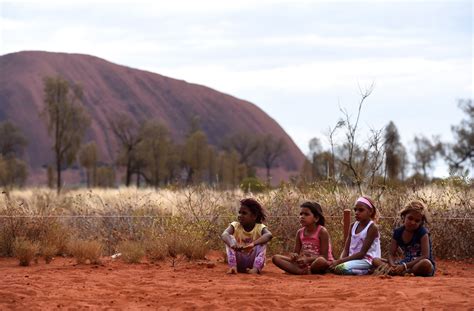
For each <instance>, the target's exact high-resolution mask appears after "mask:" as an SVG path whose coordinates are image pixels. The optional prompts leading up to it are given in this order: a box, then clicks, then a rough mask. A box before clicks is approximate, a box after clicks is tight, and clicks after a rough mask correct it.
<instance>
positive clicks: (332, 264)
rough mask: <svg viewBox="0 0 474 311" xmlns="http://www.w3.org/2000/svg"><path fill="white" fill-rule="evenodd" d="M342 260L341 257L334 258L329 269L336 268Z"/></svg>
mask: <svg viewBox="0 0 474 311" xmlns="http://www.w3.org/2000/svg"><path fill="white" fill-rule="evenodd" d="M341 263H342V262H341V260H340V259H337V260H334V261H333V262H332V263H331V264H330V265H329V269H334V268H336V266H337V265H340V264H341Z"/></svg>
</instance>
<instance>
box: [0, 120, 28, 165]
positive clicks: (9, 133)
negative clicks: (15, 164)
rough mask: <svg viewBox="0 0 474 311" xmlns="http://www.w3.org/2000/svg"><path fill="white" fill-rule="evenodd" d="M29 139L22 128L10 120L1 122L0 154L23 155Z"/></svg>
mask: <svg viewBox="0 0 474 311" xmlns="http://www.w3.org/2000/svg"><path fill="white" fill-rule="evenodd" d="M26 145H27V140H26V138H25V136H24V135H23V133H22V132H21V130H20V129H19V128H18V127H16V126H15V125H14V124H13V123H12V122H10V121H2V122H0V154H1V155H2V156H3V157H17V158H19V157H21V156H22V155H23V151H24V149H25V147H26Z"/></svg>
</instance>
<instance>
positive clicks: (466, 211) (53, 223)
mask: <svg viewBox="0 0 474 311" xmlns="http://www.w3.org/2000/svg"><path fill="white" fill-rule="evenodd" d="M245 196H253V197H255V198H256V199H257V200H259V201H260V202H261V203H262V204H263V206H265V207H266V209H267V210H268V215H269V217H268V221H267V225H268V227H269V228H270V230H271V231H272V233H273V235H274V239H273V240H272V241H271V243H270V245H269V249H268V253H269V255H271V254H273V253H277V252H278V253H280V252H285V251H290V250H292V249H293V246H294V245H293V243H294V234H295V232H296V230H297V229H298V228H299V226H300V225H299V221H298V217H297V215H298V212H299V204H300V203H301V202H303V201H306V200H314V201H318V202H320V203H321V205H322V206H323V209H324V213H325V216H326V219H327V221H326V227H327V228H328V231H329V233H330V235H331V241H332V244H333V250H334V255H335V256H338V255H339V253H340V251H341V249H342V244H343V232H342V228H343V224H342V215H343V210H344V209H351V210H352V207H353V203H354V201H355V199H356V198H357V196H358V189H356V188H347V187H343V186H341V185H338V184H329V183H323V182H321V183H316V184H299V185H298V186H293V185H282V186H281V187H280V188H278V189H274V190H267V191H265V192H261V193H258V194H255V195H252V194H244V193H243V192H242V191H240V190H236V191H216V190H214V189H211V188H208V187H202V186H201V187H193V188H186V189H183V190H176V191H172V190H158V191H157V190H154V189H134V188H127V189H123V188H121V189H118V190H97V189H92V190H88V191H85V190H78V191H70V192H67V193H65V194H63V195H60V196H57V195H56V194H55V193H54V192H53V191H51V190H47V191H45V190H41V189H37V190H23V191H17V190H14V191H11V192H10V193H9V196H8V197H5V198H4V200H2V201H0V215H3V216H8V217H3V218H0V251H1V255H2V256H12V255H14V254H16V253H14V245H13V244H14V241H15V240H16V239H17V238H24V239H25V240H29V241H33V242H34V243H36V242H37V243H38V245H40V248H39V250H38V251H37V252H36V253H38V252H39V253H40V254H41V255H42V256H44V257H45V259H46V260H50V258H52V257H53V256H54V255H55V254H70V255H73V256H74V257H75V258H76V260H77V262H78V263H85V262H86V261H90V262H91V263H96V262H98V261H99V259H100V256H101V255H112V254H113V253H115V252H116V251H117V250H118V251H119V252H122V254H125V257H123V258H124V259H125V260H126V261H128V262H137V261H139V260H140V259H141V258H142V257H144V255H145V254H146V255H147V258H148V259H149V260H151V261H157V260H162V259H164V258H166V257H170V258H172V259H173V260H175V259H176V258H188V259H201V258H204V256H205V254H206V252H207V251H208V250H209V249H222V248H223V243H222V241H221V240H220V234H221V233H222V231H223V230H224V229H225V228H226V227H227V226H228V224H229V223H230V222H231V221H233V220H235V219H236V218H237V209H238V206H239V203H238V202H239V200H240V199H241V198H243V197H245ZM372 197H373V198H374V200H375V202H376V206H377V208H378V210H379V214H380V217H379V219H378V224H379V227H380V231H381V235H382V250H383V251H385V250H387V249H388V245H389V241H390V238H391V234H392V230H393V228H394V227H395V226H398V225H399V223H400V218H399V216H398V212H399V210H400V209H401V208H402V207H403V206H404V204H405V202H406V201H408V200H411V199H420V200H422V201H424V202H425V203H426V204H427V206H428V207H429V210H430V213H431V216H432V217H431V218H432V220H431V222H430V223H429V224H428V228H429V230H430V232H431V237H432V240H433V250H434V253H435V256H436V257H438V258H456V259H461V258H472V257H473V256H474V245H473V244H472V243H471V239H470V237H472V236H473V235H474V219H473V218H474V212H473V208H472V206H473V202H474V196H473V186H472V182H471V181H469V180H462V179H459V178H450V179H446V180H439V181H437V184H436V185H433V186H431V187H424V188H405V187H400V186H399V187H395V188H388V189H385V190H384V191H383V192H374V194H373V195H372ZM18 216H20V217H18ZM68 241H70V242H69V244H68ZM122 241H139V242H133V243H135V244H134V245H132V246H133V247H130V248H126V247H125V248H124V245H126V244H120V242H122ZM66 246H67V247H66ZM128 250H130V251H128ZM127 252H128V253H130V255H126V254H127ZM47 258H48V259H47ZM137 258H138V259H137ZM173 262H174V261H173Z"/></svg>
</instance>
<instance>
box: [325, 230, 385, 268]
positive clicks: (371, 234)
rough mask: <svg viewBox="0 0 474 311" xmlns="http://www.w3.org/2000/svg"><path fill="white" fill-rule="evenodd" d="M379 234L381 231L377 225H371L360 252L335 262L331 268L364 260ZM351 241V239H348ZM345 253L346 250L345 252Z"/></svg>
mask: <svg viewBox="0 0 474 311" xmlns="http://www.w3.org/2000/svg"><path fill="white" fill-rule="evenodd" d="M378 234H379V229H378V228H377V226H376V225H375V224H372V225H370V228H369V229H368V230H367V237H366V238H365V240H364V244H362V248H361V250H360V251H359V252H357V253H355V254H352V255H350V256H347V257H343V258H340V259H338V260H336V261H334V262H333V263H332V264H331V266H337V265H339V264H341V263H344V262H346V261H351V260H357V259H362V258H364V256H365V255H366V254H367V251H368V250H369V248H370V246H371V245H372V243H373V242H374V240H375V238H376V237H377V236H378ZM348 240H349V238H348ZM344 251H345V250H344Z"/></svg>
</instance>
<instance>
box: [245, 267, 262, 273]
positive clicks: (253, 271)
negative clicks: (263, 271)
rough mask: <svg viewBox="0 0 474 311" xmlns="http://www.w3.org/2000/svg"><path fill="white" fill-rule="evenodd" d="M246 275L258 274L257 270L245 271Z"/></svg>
mask: <svg viewBox="0 0 474 311" xmlns="http://www.w3.org/2000/svg"><path fill="white" fill-rule="evenodd" d="M247 273H248V274H259V273H260V272H258V269H256V268H252V269H247Z"/></svg>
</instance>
